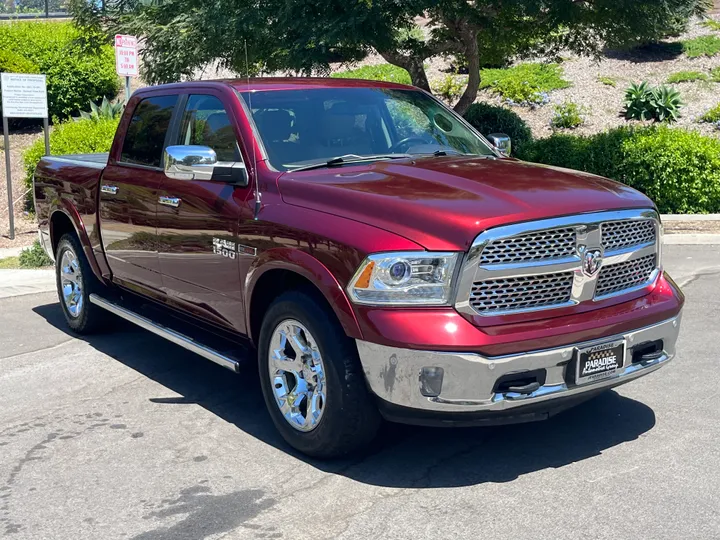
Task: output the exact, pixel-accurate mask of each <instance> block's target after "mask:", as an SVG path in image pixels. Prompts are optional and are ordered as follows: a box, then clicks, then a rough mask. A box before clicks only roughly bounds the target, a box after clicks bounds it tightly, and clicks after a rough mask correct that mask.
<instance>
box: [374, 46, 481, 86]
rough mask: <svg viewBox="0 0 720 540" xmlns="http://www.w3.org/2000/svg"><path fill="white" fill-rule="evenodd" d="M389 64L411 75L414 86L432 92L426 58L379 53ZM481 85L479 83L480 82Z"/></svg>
mask: <svg viewBox="0 0 720 540" xmlns="http://www.w3.org/2000/svg"><path fill="white" fill-rule="evenodd" d="M378 52H379V53H380V56H382V57H383V58H384V59H385V60H386V61H387V62H389V63H390V64H393V65H394V66H398V67H401V68H403V69H405V70H407V72H408V73H409V74H410V80H411V81H412V83H413V85H414V86H417V87H418V88H422V89H423V90H426V91H428V92H430V91H431V90H430V83H429V82H428V78H427V74H426V73H425V66H423V60H425V59H424V58H419V57H415V56H403V55H402V54H398V53H396V52H392V51H385V52H383V51H378ZM478 84H479V82H478Z"/></svg>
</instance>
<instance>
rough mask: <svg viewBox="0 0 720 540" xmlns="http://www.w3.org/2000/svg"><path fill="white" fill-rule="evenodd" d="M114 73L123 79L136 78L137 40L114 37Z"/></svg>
mask: <svg viewBox="0 0 720 540" xmlns="http://www.w3.org/2000/svg"><path fill="white" fill-rule="evenodd" d="M115 71H117V74H118V75H121V76H123V77H137V76H138V54H137V38H136V37H135V36H124V35H122V34H116V35H115Z"/></svg>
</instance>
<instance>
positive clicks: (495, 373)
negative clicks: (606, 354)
mask: <svg viewBox="0 0 720 540" xmlns="http://www.w3.org/2000/svg"><path fill="white" fill-rule="evenodd" d="M681 317H682V314H678V315H677V316H676V317H674V318H672V319H669V320H667V321H664V322H662V323H659V324H655V325H652V326H648V327H645V328H641V329H638V330H633V331H632V332H628V333H626V334H621V335H610V336H607V337H603V338H602V339H599V340H593V341H588V342H583V343H574V344H571V345H567V346H565V347H559V348H556V349H547V350H542V351H533V352H528V353H523V354H516V355H509V356H501V357H491V358H490V357H484V356H481V355H479V354H471V353H452V352H438V351H416V350H411V349H400V348H394V347H386V346H384V345H377V344H375V343H369V342H366V341H361V340H358V341H357V347H358V352H359V353H360V360H361V362H362V366H363V370H364V371H365V377H366V379H367V381H368V384H369V385H370V388H371V389H372V391H373V392H374V393H375V394H376V395H377V396H378V397H379V398H381V399H382V400H383V401H385V402H386V403H388V404H390V405H392V406H398V407H402V408H408V409H415V410H416V412H417V413H422V412H426V413H428V414H433V415H436V413H479V412H488V413H493V412H502V411H508V410H511V409H518V413H522V411H521V410H520V408H522V407H528V408H529V406H531V405H533V404H540V403H544V402H547V405H548V409H551V408H553V403H552V402H553V400H559V401H568V400H565V399H563V398H572V397H578V398H582V395H583V394H588V393H593V392H597V391H598V390H602V389H607V388H611V387H613V386H617V385H620V384H623V383H625V382H627V381H630V380H633V379H637V378H638V377H642V376H643V375H646V374H648V373H650V372H652V371H655V370H656V369H658V368H660V367H661V366H663V365H665V364H666V363H668V362H669V361H670V360H671V359H672V358H673V356H675V343H676V341H677V337H678V333H679V331H680V320H681ZM620 339H624V340H625V360H624V363H623V367H622V368H621V369H620V370H618V372H616V373H615V374H614V375H613V376H611V377H609V378H606V379H601V380H599V381H596V382H591V383H588V384H584V385H581V386H576V385H574V384H573V383H572V382H568V381H572V380H574V378H572V376H571V375H570V373H571V372H572V371H571V370H573V369H574V366H575V357H576V353H577V350H578V349H580V348H585V347H589V346H593V345H596V344H602V343H607V342H609V341H616V340H620ZM657 340H662V342H663V351H662V355H660V356H659V357H658V358H656V359H654V360H649V361H644V362H638V363H632V356H633V355H632V352H633V348H634V347H636V346H638V345H641V344H645V343H648V342H654V341H657ZM424 368H430V370H429V372H430V373H432V372H433V369H432V368H442V372H443V376H442V379H441V384H440V385H438V384H437V379H436V380H435V382H434V383H433V384H431V385H428V383H427V380H423V373H426V374H427V373H428V370H425V372H424ZM537 370H545V382H544V384H543V385H542V386H540V387H539V388H538V389H537V390H535V391H534V392H531V393H529V394H520V393H515V392H506V393H497V392H494V389H495V388H496V383H497V382H498V380H499V379H500V378H501V377H503V376H504V375H508V374H515V373H522V372H525V371H537ZM434 371H435V372H436V373H437V372H439V370H437V369H436V370H434ZM429 386H431V387H432V388H429ZM433 393H437V395H434V396H433V395H428V394H433Z"/></svg>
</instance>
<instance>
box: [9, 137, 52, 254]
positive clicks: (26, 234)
mask: <svg viewBox="0 0 720 540" xmlns="http://www.w3.org/2000/svg"><path fill="white" fill-rule="evenodd" d="M40 137H42V130H38V129H34V130H17V129H13V128H12V127H11V128H10V175H11V178H12V184H13V201H17V202H16V203H15V206H14V208H15V239H14V240H10V238H9V236H8V233H9V230H10V229H9V220H8V205H7V201H8V198H7V178H6V174H5V143H4V138H3V137H0V150H2V166H1V167H0V248H9V247H24V246H29V245H30V244H32V243H33V242H34V241H35V234H36V231H37V226H36V224H35V219H34V218H31V217H28V216H27V214H26V213H25V207H24V204H23V200H24V196H23V194H24V193H25V184H24V178H25V170H24V168H23V161H22V153H23V151H24V150H25V149H26V148H27V147H28V146H30V145H31V144H32V143H33V142H35V140H37V139H38V138H40Z"/></svg>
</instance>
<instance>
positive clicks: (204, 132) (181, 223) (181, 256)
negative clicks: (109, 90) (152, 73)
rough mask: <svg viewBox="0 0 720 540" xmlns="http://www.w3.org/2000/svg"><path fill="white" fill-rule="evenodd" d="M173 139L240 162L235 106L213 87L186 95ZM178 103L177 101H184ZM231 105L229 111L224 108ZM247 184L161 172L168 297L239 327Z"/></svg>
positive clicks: (163, 255)
mask: <svg viewBox="0 0 720 540" xmlns="http://www.w3.org/2000/svg"><path fill="white" fill-rule="evenodd" d="M182 101H184V108H183V110H182V115H181V118H180V122H179V123H178V127H177V129H176V132H177V135H176V136H174V137H173V144H178V145H201V146H209V147H210V148H212V149H213V150H215V152H216V154H217V157H218V161H222V162H242V157H241V154H240V149H239V145H238V141H239V135H238V133H236V131H235V126H236V125H237V123H236V121H235V118H234V117H233V116H232V111H231V109H230V108H229V107H226V106H225V105H224V104H223V102H222V101H221V97H220V96H219V95H217V94H213V93H211V91H208V93H206V94H205V93H203V94H193V95H190V96H187V97H186V98H183V100H182ZM181 106H183V105H182V103H181ZM229 111H230V112H229ZM250 193H251V190H250V188H248V187H236V186H234V185H231V184H228V183H227V182H223V181H216V180H190V181H189V180H175V179H172V178H167V177H166V178H164V180H163V182H162V185H161V188H160V196H159V199H158V201H159V204H158V246H159V247H158V251H159V257H160V268H161V271H162V276H163V288H164V289H165V291H166V292H167V294H168V299H169V301H170V302H173V303H175V304H176V305H178V307H182V308H183V309H185V310H189V311H191V312H193V313H194V314H195V315H197V316H199V317H202V318H204V319H207V320H209V321H211V322H213V323H215V324H220V325H223V326H226V327H229V328H231V329H234V330H237V331H240V332H242V331H243V330H244V309H243V299H242V280H241V279H240V271H239V263H238V259H239V257H241V256H245V255H243V254H242V253H241V251H239V249H238V244H237V232H238V224H239V222H240V220H241V219H243V220H245V219H251V218H252V216H251V215H250V208H249V206H248V205H247V204H246V203H245V201H246V200H247V199H248V197H249V196H250Z"/></svg>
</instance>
